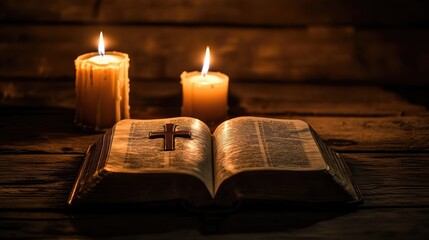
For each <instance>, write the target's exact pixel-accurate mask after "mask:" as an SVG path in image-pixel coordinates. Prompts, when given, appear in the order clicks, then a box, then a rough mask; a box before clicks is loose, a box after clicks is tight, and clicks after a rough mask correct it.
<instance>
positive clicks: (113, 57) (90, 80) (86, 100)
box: [75, 52, 130, 131]
mask: <svg viewBox="0 0 429 240" xmlns="http://www.w3.org/2000/svg"><path fill="white" fill-rule="evenodd" d="M129 61H130V59H129V58H128V55H127V54H125V53H120V52H106V54H104V55H99V53H96V52H94V53H87V54H83V55H81V56H79V57H78V58H77V59H76V60H75V65H76V115H75V125H76V126H77V127H79V128H81V129H84V130H91V131H103V130H105V129H107V128H110V127H112V126H113V125H114V124H115V123H116V122H117V121H119V120H121V119H124V118H130V113H129V109H130V106H129V97H128V96H129V92H130V85H129V78H128V68H129Z"/></svg>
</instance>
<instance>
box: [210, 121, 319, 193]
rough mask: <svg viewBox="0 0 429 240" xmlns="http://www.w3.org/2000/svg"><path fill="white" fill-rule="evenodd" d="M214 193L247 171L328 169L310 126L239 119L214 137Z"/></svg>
mask: <svg viewBox="0 0 429 240" xmlns="http://www.w3.org/2000/svg"><path fill="white" fill-rule="evenodd" d="M213 152H214V174H215V191H216V190H217V189H218V187H219V186H220V184H221V183H222V182H223V181H224V180H225V179H227V178H229V177H230V176H232V175H234V174H236V173H238V172H241V171H247V170H294V171H300V170H304V171H308V170H320V169H324V168H326V164H325V162H324V160H323V158H322V155H321V154H320V151H319V149H318V147H317V145H316V143H315V141H314V139H313V137H312V134H311V132H310V128H309V126H308V124H307V123H305V122H303V121H300V120H282V119H271V118H260V117H238V118H234V119H231V120H228V121H225V122H224V123H222V124H221V125H220V126H219V127H218V128H217V129H216V131H215V132H214V134H213Z"/></svg>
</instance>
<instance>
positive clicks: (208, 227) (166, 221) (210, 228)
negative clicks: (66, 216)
mask: <svg viewBox="0 0 429 240" xmlns="http://www.w3.org/2000/svg"><path fill="white" fill-rule="evenodd" d="M354 211H355V208H351V207H328V208H321V207H307V208H305V209H304V208H301V207H299V208H291V207H283V208H280V209H274V208H271V207H254V206H253V207H252V206H251V207H246V206H245V207H244V208H240V209H239V210H237V211H233V212H211V213H195V212H189V211H185V210H178V209H177V208H176V209H175V210H174V209H169V210H168V209H167V210H162V211H141V210H137V211H132V212H131V211H130V212H128V211H127V212H124V211H116V210H115V211H113V212H109V213H107V212H104V213H103V212H93V213H89V214H88V213H83V212H82V213H75V214H72V223H73V226H74V228H75V229H74V230H75V231H76V232H78V233H79V234H82V235H85V236H91V237H115V236H118V237H119V236H131V235H145V234H147V235H151V234H159V233H168V232H182V231H185V230H188V231H189V230H195V231H198V232H200V233H201V234H204V235H222V234H230V233H268V232H290V231H296V230H299V229H303V228H306V227H309V226H311V225H314V224H316V223H318V222H322V221H327V220H330V219H333V218H336V217H339V216H343V215H346V214H349V213H352V212H354Z"/></svg>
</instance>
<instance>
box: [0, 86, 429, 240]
mask: <svg viewBox="0 0 429 240" xmlns="http://www.w3.org/2000/svg"><path fill="white" fill-rule="evenodd" d="M131 89H132V90H131V91H132V92H131V96H130V97H131V108H132V112H131V115H132V117H133V118H141V119H147V118H162V117H172V116H178V115H180V104H181V89H180V85H179V83H178V82H177V81H158V82H154V81H152V82H145V81H132V85H131ZM426 90H427V89H421V88H407V89H402V90H401V91H398V89H392V88H382V87H376V86H354V85H346V86H339V85H334V86H332V85H331V86H326V85H312V84H281V83H261V82H259V83H252V82H241V83H232V84H231V86H230V99H229V104H230V117H234V116H241V115H255V116H267V117H275V118H293V119H303V120H305V121H307V122H308V123H309V124H310V125H312V126H313V128H314V129H315V130H316V131H317V132H318V133H319V134H320V136H321V137H322V139H323V140H324V141H325V142H326V143H327V144H328V145H329V146H330V147H332V148H333V149H334V150H336V151H338V152H341V153H342V154H343V155H344V156H345V159H346V160H347V164H348V165H349V167H350V168H351V171H352V173H353V174H354V176H355V178H356V181H357V183H358V185H359V187H360V189H361V191H362V193H363V195H364V203H363V204H362V205H360V206H358V207H357V208H356V209H348V208H346V209H344V208H315V209H313V208H296V209H290V208H289V209H287V208H286V209H283V208H282V209H264V208H262V209H259V208H250V209H249V208H247V209H240V210H238V211H236V212H233V213H220V214H200V213H192V212H187V211H184V210H180V209H169V210H155V211H154V210H150V209H130V210H122V211H117V210H112V209H93V210H92V209H91V210H85V211H75V210H70V209H67V208H66V205H65V202H66V199H67V196H68V194H69V191H70V188H71V186H72V183H73V180H74V177H75V174H76V171H77V169H78V167H79V165H80V163H81V161H82V157H83V154H84V152H85V150H86V148H87V147H88V145H89V144H91V143H93V142H94V141H95V140H96V139H97V138H98V137H100V134H88V133H82V132H79V131H77V130H75V129H74V128H73V118H74V82H73V80H72V79H65V80H63V81H54V80H49V81H48V80H43V79H40V80H34V81H33V80H29V79H22V80H20V79H13V81H12V80H10V81H7V80H5V81H1V82H0V115H1V118H0V133H1V136H0V208H1V212H0V238H1V239H12V238H55V239H56V238H59V239H71V238H73V239H87V238H121V237H127V238H130V239H133V238H136V239H137V238H138V239H140V238H144V239H147V238H162V239H164V238H179V237H181V238H186V239H200V238H201V239H203V238H209V239H217V238H224V239H244V238H246V239H270V238H276V239H283V238H284V239H286V238H300V239H313V238H328V239H332V238H345V239H368V238H385V239H392V238H393V239H425V238H427V237H428V236H429V174H428V172H429V163H428V162H427V161H428V160H429V118H428V116H429V112H428V111H427V109H426V107H425V106H428V105H427V103H428V101H427V100H428V97H427V96H426V95H425V94H427V91H426Z"/></svg>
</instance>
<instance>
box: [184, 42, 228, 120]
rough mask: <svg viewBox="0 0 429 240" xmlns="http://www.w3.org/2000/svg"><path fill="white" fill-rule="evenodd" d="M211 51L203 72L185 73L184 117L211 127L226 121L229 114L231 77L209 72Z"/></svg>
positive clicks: (205, 60) (206, 58)
mask: <svg viewBox="0 0 429 240" xmlns="http://www.w3.org/2000/svg"><path fill="white" fill-rule="evenodd" d="M209 62H210V49H209V48H208V47H207V49H206V55H205V58H204V65H203V69H202V71H201V72H198V71H194V72H189V73H188V72H186V71H185V72H183V73H182V74H181V75H180V78H181V84H182V94H183V103H182V116H189V117H195V118H198V119H200V120H202V121H203V122H205V123H206V124H208V125H209V126H210V127H214V126H216V125H217V124H219V123H221V122H222V121H224V120H226V118H227V116H228V114H227V111H228V82H229V77H228V76H227V75H225V74H223V73H220V72H209V71H208V68H209Z"/></svg>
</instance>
